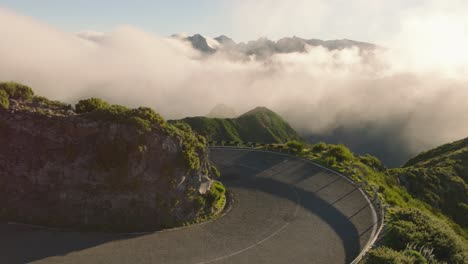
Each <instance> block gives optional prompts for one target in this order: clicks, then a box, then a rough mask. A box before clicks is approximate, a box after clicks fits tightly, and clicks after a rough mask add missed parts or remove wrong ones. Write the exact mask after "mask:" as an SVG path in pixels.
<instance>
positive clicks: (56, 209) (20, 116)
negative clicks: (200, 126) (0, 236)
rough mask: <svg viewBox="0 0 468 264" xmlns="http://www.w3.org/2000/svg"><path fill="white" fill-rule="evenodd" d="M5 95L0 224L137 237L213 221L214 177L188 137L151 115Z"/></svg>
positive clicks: (198, 145)
mask: <svg viewBox="0 0 468 264" xmlns="http://www.w3.org/2000/svg"><path fill="white" fill-rule="evenodd" d="M0 90H2V85H0ZM3 90H6V92H7V93H9V95H10V96H9V98H8V100H9V106H7V107H0V220H4V221H18V222H25V223H33V224H40V225H48V226H58V227H72V228H88V229H99V230H102V229H105V230H132V231H139V230H154V229H160V228H164V227H169V226H174V225H178V224H181V223H184V222H190V221H193V220H195V219H197V218H199V217H204V216H205V215H206V214H210V213H211V210H212V209H211V208H212V203H214V202H215V201H213V200H214V199H212V198H209V194H210V188H211V185H212V182H213V180H212V179H213V177H214V175H215V174H216V172H217V171H216V169H215V168H214V167H213V166H212V165H211V163H210V162H209V160H208V157H207V154H208V153H207V149H206V148H205V145H204V142H203V138H201V137H197V136H195V135H194V134H193V133H192V132H191V131H190V130H189V128H187V127H179V128H178V127H175V126H172V125H170V124H168V123H166V122H165V121H164V120H163V119H162V118H161V117H160V116H159V115H157V114H156V113H154V112H153V111H152V110H151V109H149V108H138V109H126V108H124V107H121V106H109V105H107V106H106V107H101V108H99V107H95V109H93V108H91V109H89V108H88V109H87V110H86V111H81V112H80V113H77V111H75V110H73V109H72V107H70V106H67V105H64V104H62V103H59V102H54V101H49V100H47V99H45V98H42V97H32V96H29V98H24V97H22V98H18V97H15V96H14V93H12V92H11V91H10V92H9V91H8V90H7V89H3ZM83 102H84V101H83ZM77 109H78V105H77ZM81 109H83V107H82V108H81Z"/></svg>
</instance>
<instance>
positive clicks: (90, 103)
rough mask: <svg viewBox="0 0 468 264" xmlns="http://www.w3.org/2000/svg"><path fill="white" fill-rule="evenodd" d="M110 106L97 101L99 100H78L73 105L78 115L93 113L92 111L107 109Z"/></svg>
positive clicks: (99, 100)
mask: <svg viewBox="0 0 468 264" xmlns="http://www.w3.org/2000/svg"><path fill="white" fill-rule="evenodd" d="M108 107H110V105H109V104H108V103H107V102H105V101H103V100H101V99H99V98H90V99H85V100H80V101H79V102H78V103H77V104H76V105H75V110H76V112H77V113H78V114H85V113H89V112H93V111H94V110H98V109H104V108H108Z"/></svg>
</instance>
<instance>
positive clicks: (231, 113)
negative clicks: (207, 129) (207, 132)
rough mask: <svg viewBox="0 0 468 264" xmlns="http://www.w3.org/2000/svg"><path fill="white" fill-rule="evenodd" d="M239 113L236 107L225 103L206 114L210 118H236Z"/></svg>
mask: <svg viewBox="0 0 468 264" xmlns="http://www.w3.org/2000/svg"><path fill="white" fill-rule="evenodd" d="M237 116H238V114H237V113H236V111H235V110H234V109H232V108H231V107H229V106H227V105H225V104H218V105H216V106H215V107H213V109H211V111H210V112H209V113H208V115H206V117H210V118H235V117H237Z"/></svg>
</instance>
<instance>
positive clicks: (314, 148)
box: [312, 142, 328, 152]
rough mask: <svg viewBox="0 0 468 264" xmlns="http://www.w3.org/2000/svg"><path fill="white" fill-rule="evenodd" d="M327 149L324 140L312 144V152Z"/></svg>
mask: <svg viewBox="0 0 468 264" xmlns="http://www.w3.org/2000/svg"><path fill="white" fill-rule="evenodd" d="M327 149H328V146H327V144H325V143H324V142H320V143H317V144H315V145H313V146H312V151H313V152H322V151H324V150H327Z"/></svg>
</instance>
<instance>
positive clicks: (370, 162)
mask: <svg viewBox="0 0 468 264" xmlns="http://www.w3.org/2000/svg"><path fill="white" fill-rule="evenodd" d="M359 159H360V161H361V162H362V163H364V164H366V165H367V166H369V167H371V168H373V169H375V170H377V171H384V170H385V166H384V165H383V164H382V162H381V161H380V160H379V159H378V158H376V157H374V156H372V155H369V154H366V155H364V156H360V157H359Z"/></svg>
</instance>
